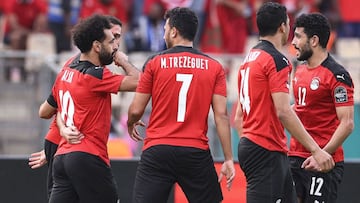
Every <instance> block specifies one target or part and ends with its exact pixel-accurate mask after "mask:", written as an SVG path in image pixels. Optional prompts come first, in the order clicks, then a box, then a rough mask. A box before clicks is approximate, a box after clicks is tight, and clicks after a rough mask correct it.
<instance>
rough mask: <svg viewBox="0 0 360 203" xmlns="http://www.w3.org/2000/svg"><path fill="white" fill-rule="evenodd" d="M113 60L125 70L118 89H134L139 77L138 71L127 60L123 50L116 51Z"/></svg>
mask: <svg viewBox="0 0 360 203" xmlns="http://www.w3.org/2000/svg"><path fill="white" fill-rule="evenodd" d="M114 62H115V64H116V65H117V66H120V67H121V68H122V69H123V70H124V71H125V74H126V76H125V78H124V79H123V81H122V83H121V85H120V87H119V91H135V90H136V87H137V84H138V82H139V78H140V71H139V70H138V69H137V68H136V67H135V66H134V65H133V64H131V63H130V62H129V61H128V56H127V55H125V54H124V53H123V52H120V51H117V52H116V54H115V56H114Z"/></svg>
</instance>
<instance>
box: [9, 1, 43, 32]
mask: <svg viewBox="0 0 360 203" xmlns="http://www.w3.org/2000/svg"><path fill="white" fill-rule="evenodd" d="M3 8H4V13H5V14H7V15H9V14H14V15H16V16H17V17H18V18H17V20H18V22H19V24H20V25H21V26H24V27H26V28H27V29H32V28H33V23H34V21H35V19H36V18H37V16H39V15H40V14H43V15H46V14H47V1H46V0H32V1H29V2H28V3H21V2H20V1H18V0H7V1H4V2H3ZM8 29H9V27H8V28H7V30H8Z"/></svg>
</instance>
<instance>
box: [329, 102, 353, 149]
mask: <svg viewBox="0 0 360 203" xmlns="http://www.w3.org/2000/svg"><path fill="white" fill-rule="evenodd" d="M336 115H337V117H338V119H339V121H340V124H339V126H338V127H337V129H336V130H335V132H334V134H333V136H332V137H331V139H330V141H329V142H328V143H327V144H326V146H325V147H324V148H323V149H324V150H325V151H327V152H328V153H330V154H333V153H334V152H335V151H336V149H337V148H339V147H340V146H341V145H342V144H343V142H344V141H345V139H346V138H347V137H348V136H349V135H350V133H351V132H352V131H353V129H354V106H340V107H336Z"/></svg>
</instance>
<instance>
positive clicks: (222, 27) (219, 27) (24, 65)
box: [0, 0, 360, 158]
mask: <svg viewBox="0 0 360 203" xmlns="http://www.w3.org/2000/svg"><path fill="white" fill-rule="evenodd" d="M264 2H266V1H265V0H6V1H5V0H2V1H0V71H1V72H0V74H1V75H0V76H1V78H0V96H1V97H0V111H1V112H2V113H1V115H0V128H1V129H2V130H1V131H0V135H1V137H0V138H1V139H0V154H29V153H31V152H33V151H36V150H39V149H41V148H42V143H43V138H44V135H45V133H46V131H47V127H48V123H49V122H50V121H44V120H41V119H40V118H38V116H37V110H38V107H39V105H40V103H41V102H42V101H44V100H45V99H46V98H47V96H48V94H49V93H50V90H51V86H52V82H53V80H54V77H55V75H56V73H57V71H58V70H59V69H60V68H61V66H62V64H63V62H64V60H66V59H67V58H68V57H69V56H71V55H74V54H76V53H77V52H78V51H77V50H76V48H75V47H74V46H73V44H72V41H71V29H72V27H73V26H74V25H75V24H76V23H77V22H78V21H80V20H81V19H84V18H86V17H88V16H90V15H92V14H95V13H98V14H106V15H113V16H115V17H117V18H119V19H120V20H121V21H122V23H123V35H122V43H121V46H120V50H122V51H124V52H125V53H127V54H129V59H130V61H131V62H133V63H134V64H135V65H136V66H137V67H138V68H139V69H141V68H142V65H143V63H144V62H145V60H146V59H147V57H148V56H150V55H151V54H153V53H155V52H157V51H161V50H164V49H166V47H165V43H164V40H163V32H164V30H163V26H164V23H165V22H164V19H163V15H164V12H165V11H166V10H167V9H171V8H174V7H177V6H181V7H190V8H192V9H193V10H194V11H195V12H196V14H197V15H198V18H199V23H200V25H199V30H198V33H197V37H196V40H195V46H196V47H197V48H198V49H200V50H201V51H203V52H205V53H208V54H209V55H211V56H213V57H215V58H216V59H218V60H219V61H220V62H221V63H222V64H223V66H224V68H225V69H226V72H227V74H228V83H229V88H228V89H229V96H228V97H229V112H230V115H232V111H233V109H234V105H233V104H234V101H236V92H237V90H236V86H237V81H236V78H237V68H238V67H239V65H240V63H241V60H242V59H243V54H245V53H246V52H247V50H248V49H249V48H250V47H251V46H253V45H254V43H256V42H257V38H258V37H257V27H256V19H255V16H256V11H257V9H258V8H259V7H260V6H261V4H263V3H264ZM276 2H279V3H281V4H283V5H285V6H286V7H287V10H288V13H289V17H290V25H292V22H293V21H294V19H295V18H296V17H297V16H299V15H300V14H302V13H309V12H321V13H323V14H324V15H325V16H327V17H328V19H329V20H330V22H331V26H332V33H331V39H330V42H329V44H328V50H329V51H330V52H331V53H332V54H334V56H336V57H337V58H338V59H339V60H341V61H340V63H342V64H343V65H344V66H345V67H346V68H349V69H348V70H349V71H350V73H351V74H352V77H353V79H354V83H355V88H356V85H357V84H360V83H359V80H360V79H359V70H360V66H359V64H360V63H359V62H360V61H359V59H360V12H359V8H360V1H359V0H279V1H276ZM291 40H292V33H291V34H290V36H289V43H288V46H286V47H285V48H284V53H285V54H286V55H287V56H288V57H289V58H290V59H292V62H293V63H294V66H295V67H296V60H294V50H293V47H292V46H291V43H290V42H291ZM110 68H112V69H113V70H114V71H115V70H116V67H112V66H110ZM355 92H358V91H357V90H356V91H355ZM355 97H356V102H357V104H359V95H358V93H355ZM131 99H132V94H131V93H122V94H118V95H114V97H113V125H112V134H111V135H110V141H109V153H110V155H111V156H112V157H114V158H116V157H122V158H132V157H137V156H139V154H140V152H141V146H142V143H134V142H133V141H131V140H129V138H128V136H127V129H126V119H127V106H128V104H129V102H131ZM149 111H150V110H149ZM146 115H147V116H148V114H146ZM209 117H210V118H211V115H209ZM144 120H145V121H146V116H145V118H144ZM210 120H211V119H210ZM355 132H356V130H355ZM214 137H216V134H215V129H214V125H211V124H210V126H209V138H210V144H211V147H212V153H213V155H214V157H215V158H221V157H218V156H219V154H220V153H219V151H220V150H221V149H220V146H219V143H218V142H217V141H216V139H213V138H214ZM237 137H238V136H237V135H236V133H235V131H234V133H233V141H234V154H236V147H237V146H236V145H237ZM354 154H358V155H359V158H360V153H359V151H355V152H354ZM355 156H356V155H355Z"/></svg>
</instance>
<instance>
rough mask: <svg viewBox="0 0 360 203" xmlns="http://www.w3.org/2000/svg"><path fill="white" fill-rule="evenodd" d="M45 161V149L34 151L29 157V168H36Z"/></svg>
mask: <svg viewBox="0 0 360 203" xmlns="http://www.w3.org/2000/svg"><path fill="white" fill-rule="evenodd" d="M46 163H47V161H46V156H45V151H44V150H41V151H40V152H34V153H32V154H31V155H30V157H29V166H30V168H31V169H37V168H40V167H42V166H44V165H45V164H46Z"/></svg>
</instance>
